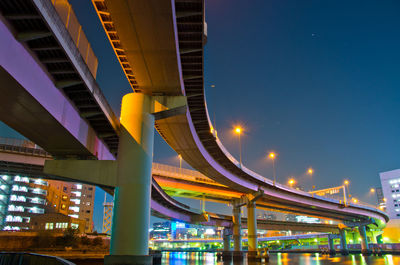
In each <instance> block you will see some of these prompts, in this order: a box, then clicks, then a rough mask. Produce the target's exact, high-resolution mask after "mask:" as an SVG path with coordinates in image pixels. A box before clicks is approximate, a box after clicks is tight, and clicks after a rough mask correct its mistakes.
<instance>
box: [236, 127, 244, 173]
mask: <svg viewBox="0 0 400 265" xmlns="http://www.w3.org/2000/svg"><path fill="white" fill-rule="evenodd" d="M235 133H236V134H237V135H239V161H240V168H242V143H241V142H240V135H241V134H242V128H241V127H239V126H238V127H236V128H235Z"/></svg>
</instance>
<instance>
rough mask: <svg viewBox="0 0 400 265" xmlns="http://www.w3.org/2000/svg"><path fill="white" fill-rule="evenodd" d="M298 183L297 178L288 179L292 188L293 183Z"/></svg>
mask: <svg viewBox="0 0 400 265" xmlns="http://www.w3.org/2000/svg"><path fill="white" fill-rule="evenodd" d="M295 183H296V180H294V179H293V178H292V179H289V181H288V184H289V186H290V187H291V188H292V187H293V185H294V184H295Z"/></svg>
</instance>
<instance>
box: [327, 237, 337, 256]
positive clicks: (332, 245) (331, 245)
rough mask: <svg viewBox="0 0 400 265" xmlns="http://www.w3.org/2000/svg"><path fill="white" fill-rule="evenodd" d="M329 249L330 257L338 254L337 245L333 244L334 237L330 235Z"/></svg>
mask: <svg viewBox="0 0 400 265" xmlns="http://www.w3.org/2000/svg"><path fill="white" fill-rule="evenodd" d="M328 248H329V254H330V255H335V254H336V250H335V243H334V242H333V235H328Z"/></svg>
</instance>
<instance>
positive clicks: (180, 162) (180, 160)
mask: <svg viewBox="0 0 400 265" xmlns="http://www.w3.org/2000/svg"><path fill="white" fill-rule="evenodd" d="M178 158H179V172H180V173H182V156H181V155H178Z"/></svg>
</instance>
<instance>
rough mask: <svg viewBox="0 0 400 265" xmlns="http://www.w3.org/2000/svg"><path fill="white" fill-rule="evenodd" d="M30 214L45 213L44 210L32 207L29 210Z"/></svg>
mask: <svg viewBox="0 0 400 265" xmlns="http://www.w3.org/2000/svg"><path fill="white" fill-rule="evenodd" d="M29 212H30V213H41V214H42V213H44V209H42V208H38V207H32V208H30V209H29Z"/></svg>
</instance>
